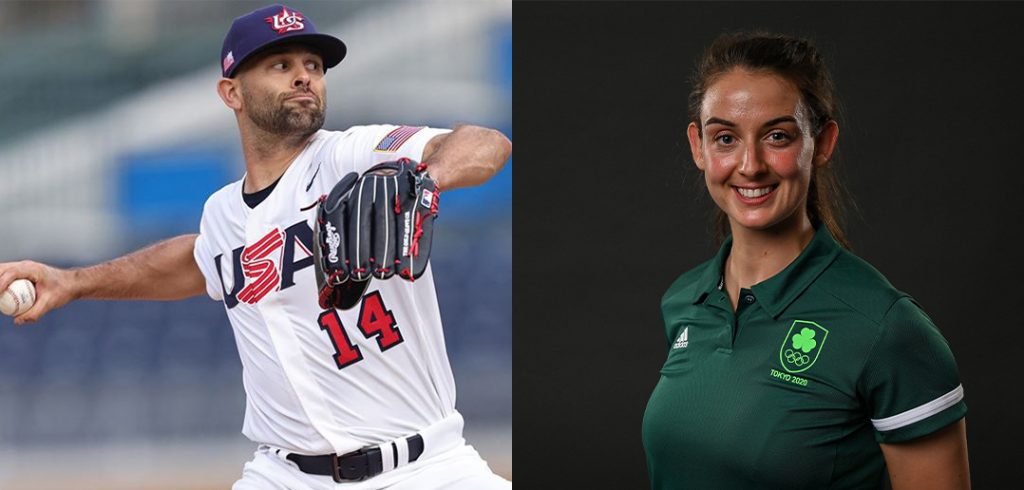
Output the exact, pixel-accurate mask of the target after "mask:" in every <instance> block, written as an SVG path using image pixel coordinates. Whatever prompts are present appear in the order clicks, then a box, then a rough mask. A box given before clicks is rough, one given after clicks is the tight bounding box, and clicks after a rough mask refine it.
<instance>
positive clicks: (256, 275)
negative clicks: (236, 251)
mask: <svg viewBox="0 0 1024 490" xmlns="http://www.w3.org/2000/svg"><path fill="white" fill-rule="evenodd" d="M282 245H284V233H282V232H281V229H280V228H274V229H273V230H271V231H270V232H269V233H267V234H266V235H264V236H263V238H260V239H259V241H257V242H256V243H254V244H252V245H251V246H249V247H246V248H245V250H244V251H242V271H243V272H244V273H245V277H248V278H250V279H255V280H253V281H252V282H250V283H249V284H247V285H246V286H245V288H243V289H242V291H241V292H239V293H238V300H239V301H241V302H243V303H248V304H255V303H258V302H259V301H260V300H261V299H263V297H264V296H266V295H267V293H269V292H271V291H273V290H275V289H277V286H278V285H280V284H281V276H280V275H278V273H277V266H276V265H275V264H274V261H273V259H271V258H270V255H271V254H273V253H275V252H277V251H278V250H279V249H280V248H281V246H282Z"/></svg>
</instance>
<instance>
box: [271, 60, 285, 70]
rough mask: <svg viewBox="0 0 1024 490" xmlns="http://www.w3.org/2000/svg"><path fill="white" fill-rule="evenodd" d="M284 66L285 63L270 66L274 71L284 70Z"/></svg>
mask: <svg viewBox="0 0 1024 490" xmlns="http://www.w3.org/2000/svg"><path fill="white" fill-rule="evenodd" d="M285 66H286V65H285V63H284V62H283V61H282V62H281V63H274V65H273V66H271V68H273V69H275V70H284V69H285Z"/></svg>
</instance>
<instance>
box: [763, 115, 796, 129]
mask: <svg viewBox="0 0 1024 490" xmlns="http://www.w3.org/2000/svg"><path fill="white" fill-rule="evenodd" d="M784 122H791V123H793V124H796V118H795V117H793V116H782V117H777V118H775V119H772V120H771V121H768V122H766V123H764V124H762V127H763V126H774V125H776V124H781V123H784Z"/></svg>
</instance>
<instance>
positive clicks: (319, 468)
mask: <svg viewBox="0 0 1024 490" xmlns="http://www.w3.org/2000/svg"><path fill="white" fill-rule="evenodd" d="M407 441H408V443H409V462H410V463H411V462H413V461H416V460H417V459H419V457H420V455H421V454H423V437H421V436H420V435H419V434H416V435H414V436H412V437H410V438H408V439H407ZM385 447H386V446H385ZM391 451H392V453H391V454H392V459H391V460H392V461H395V462H397V461H398V446H396V445H395V443H394V442H392V443H391ZM288 460H289V461H292V462H294V463H295V464H297V465H299V469H300V470H302V472H303V473H309V474H311V475H327V476H331V477H333V478H334V481H335V482H337V483H341V482H346V481H359V480H365V479H367V478H370V477H374V476H377V475H379V474H381V472H383V471H384V462H383V461H382V459H381V454H380V447H379V446H369V447H364V448H362V449H359V450H357V451H352V452H351V453H348V454H343V455H341V456H338V455H337V454H324V455H320V456H305V455H302V454H295V453H292V454H289V455H288ZM396 466H397V464H396Z"/></svg>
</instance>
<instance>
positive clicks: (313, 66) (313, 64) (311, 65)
mask: <svg viewBox="0 0 1024 490" xmlns="http://www.w3.org/2000/svg"><path fill="white" fill-rule="evenodd" d="M319 68H320V65H319V64H318V63H317V62H315V61H310V62H309V63H306V69H307V70H309V71H317V70H319Z"/></svg>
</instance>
